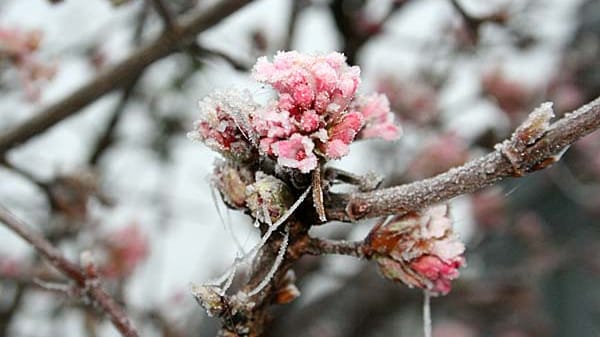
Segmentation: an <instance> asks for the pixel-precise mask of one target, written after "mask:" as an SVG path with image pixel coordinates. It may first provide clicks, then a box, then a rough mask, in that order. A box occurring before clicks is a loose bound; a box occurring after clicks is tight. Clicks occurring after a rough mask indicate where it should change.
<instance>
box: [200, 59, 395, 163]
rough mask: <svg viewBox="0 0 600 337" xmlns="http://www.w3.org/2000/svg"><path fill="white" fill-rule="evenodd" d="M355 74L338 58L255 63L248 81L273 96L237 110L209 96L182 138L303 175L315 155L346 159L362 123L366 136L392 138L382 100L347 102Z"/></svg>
mask: <svg viewBox="0 0 600 337" xmlns="http://www.w3.org/2000/svg"><path fill="white" fill-rule="evenodd" d="M359 75H360V69H359V68H358V67H351V66H349V65H348V64H346V58H345V57H344V56H343V55H342V54H340V53H330V54H324V55H303V54H300V53H298V52H295V51H291V52H279V53H277V55H276V56H275V57H274V58H273V61H272V62H271V61H269V60H268V59H267V58H266V57H261V58H259V59H258V61H257V63H256V65H255V66H254V68H253V76H254V78H255V79H256V80H258V81H260V82H263V83H267V84H269V85H271V86H272V87H273V89H274V90H275V92H276V94H277V96H276V98H275V99H274V100H272V101H270V102H268V103H267V104H266V105H264V106H259V105H257V104H256V103H254V102H252V101H251V99H247V98H244V99H243V100H244V101H246V102H247V104H248V107H246V108H244V107H240V106H239V102H240V101H242V99H239V98H237V97H236V95H237V96H239V94H237V93H224V94H221V93H216V94H213V95H211V96H209V98H208V99H205V100H204V104H202V106H201V108H202V111H203V114H204V116H203V118H202V119H200V121H199V122H197V124H196V127H195V130H194V131H193V132H192V133H190V136H191V137H192V138H194V139H199V140H201V141H203V142H204V143H205V144H206V145H208V146H209V147H211V148H212V149H214V150H217V151H219V152H221V153H223V154H225V155H226V156H228V157H233V158H242V159H244V158H248V157H251V156H250V155H251V154H254V153H256V152H258V153H260V154H262V155H266V156H269V157H271V158H272V159H275V160H277V163H278V164H279V165H280V166H282V167H288V168H294V169H298V170H300V171H301V172H303V173H308V172H310V171H311V170H313V169H314V168H315V167H316V165H317V164H318V162H319V160H318V158H317V156H321V157H324V158H325V159H339V158H341V157H343V156H345V155H346V154H348V151H349V146H350V144H351V143H352V142H353V141H354V140H355V139H356V137H357V136H358V135H359V132H360V131H361V129H362V128H363V127H364V125H365V120H367V123H368V128H367V130H366V131H365V133H364V135H365V136H366V137H375V136H378V137H383V138H385V139H395V138H397V137H398V136H399V130H400V129H399V128H398V127H397V126H395V125H393V123H392V119H391V115H390V111H389V103H387V100H386V99H385V97H383V96H381V95H379V96H372V98H365V99H362V100H360V103H357V102H358V101H357V102H355V100H357V98H356V91H357V89H358V85H359V83H360V77H359ZM228 96H233V97H228ZM234 105H235V109H233V108H232V106H234ZM254 150H258V151H256V152H255V151H254Z"/></svg>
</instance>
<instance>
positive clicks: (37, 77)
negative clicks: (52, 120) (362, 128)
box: [0, 0, 600, 337]
mask: <svg viewBox="0 0 600 337" xmlns="http://www.w3.org/2000/svg"><path fill="white" fill-rule="evenodd" d="M163 2H164V3H165V4H166V5H167V7H168V9H169V11H170V12H171V13H172V15H174V16H175V15H180V14H184V13H186V12H189V11H197V10H202V8H204V7H206V6H210V5H211V4H212V3H214V2H217V1H208V0H202V1H195V0H173V1H166V0H165V1H163ZM162 29H163V25H162V22H161V19H160V17H159V16H158V15H157V14H156V12H155V11H154V9H153V7H152V6H150V5H149V2H147V1H142V0H129V1H127V0H120V1H119V0H112V1H110V0H87V1H74V0H64V1H59V2H56V3H54V1H42V0H3V1H2V2H0V132H4V131H6V130H9V129H11V127H14V126H15V125H18V124H19V123H20V122H22V121H24V120H26V119H28V118H30V117H31V116H34V115H35V114H36V113H39V111H41V109H43V107H45V106H48V105H49V104H50V103H52V102H55V101H57V100H60V99H62V98H63V97H66V96H68V95H69V94H70V93H71V92H72V91H73V90H75V89H77V88H78V87H80V86H81V85H82V84H84V83H86V82H87V81H89V80H90V79H92V78H94V77H95V76H96V75H97V74H99V73H101V72H102V71H104V70H105V69H108V68H110V67H111V65H113V64H115V63H117V62H119V61H120V60H123V59H124V58H126V57H127V56H128V55H130V53H131V52H132V51H134V50H136V49H137V48H139V46H141V45H144V44H146V43H148V42H149V41H152V40H153V39H154V38H156V37H157V36H158V35H159V34H160V32H161V30H162ZM291 49H294V50H298V51H301V52H311V53H318V52H330V51H341V52H344V53H345V54H346V56H347V57H348V61H349V62H350V63H352V64H356V65H359V66H360V67H361V72H362V78H363V83H362V84H361V90H363V91H372V90H376V91H380V92H384V93H386V94H387V95H388V97H389V99H390V102H391V104H392V108H393V110H394V111H395V112H396V115H397V119H398V121H399V123H400V124H401V125H402V127H403V130H404V135H403V137H402V138H401V139H400V140H399V141H397V142H394V143H386V142H378V141H370V142H364V143H359V144H356V145H353V147H352V149H351V152H350V155H349V156H348V157H347V158H344V159H343V160H341V161H336V162H334V163H332V165H333V166H336V167H339V168H343V169H346V170H348V171H352V172H356V173H366V172H368V171H375V172H377V173H379V174H382V175H384V176H385V177H386V180H385V184H387V185H393V184H401V183H405V182H410V181H414V180H418V179H421V178H425V177H429V176H432V175H435V174H437V173H440V172H443V171H445V170H446V169H448V168H450V167H452V166H456V165H460V164H461V163H463V162H465V161H467V160H469V159H471V158H475V157H477V156H480V155H482V154H484V153H486V152H488V151H490V150H491V149H492V148H493V145H494V144H496V143H497V142H499V141H501V140H502V139H504V138H506V137H507V136H508V135H510V133H511V130H513V129H514V127H515V126H516V125H518V124H519V123H520V122H521V121H522V120H523V119H524V117H525V116H526V115H527V113H528V112H530V111H531V110H532V109H533V108H534V107H536V106H538V105H539V104H540V103H541V102H544V101H548V100H550V101H553V102H554V108H555V110H556V112H557V114H558V115H561V114H563V113H565V112H568V111H570V110H572V109H574V108H576V107H578V106H579V105H581V104H583V103H585V102H587V101H588V100H591V99H593V98H595V97H597V96H598V95H599V94H600V2H598V1H593V0H588V1H580V0H523V1H514V0H513V1H507V0H494V1H485V2H484V1H475V0H470V1H467V0H462V1H451V0H405V1H389V0H371V1H361V0H331V1H325V0H323V1H319V0H312V1H310V0H298V1H289V0H259V1H254V2H252V3H251V4H249V5H247V6H245V7H244V8H242V9H241V10H239V11H237V12H236V13H234V14H233V15H231V16H229V17H228V18H227V19H225V20H223V21H222V22H221V23H219V24H218V25H216V26H214V27H212V28H211V29H209V30H208V31H206V32H203V33H202V34H200V35H198V36H197V38H196V40H195V41H193V43H191V44H190V45H189V46H188V47H186V48H182V49H181V51H179V52H176V53H175V54H173V55H171V56H169V57H167V58H164V59H162V60H160V61H158V62H155V63H154V64H152V65H151V66H150V67H148V68H147V69H146V70H145V71H144V72H143V73H142V75H141V76H140V77H139V79H137V80H136V81H135V82H134V83H132V84H131V85H128V86H126V87H125V88H124V89H120V90H117V91H115V92H114V93H111V94H109V95H106V96H104V97H102V98H100V99H98V100H97V101H95V102H94V103H93V104H91V105H89V106H87V107H85V108H84V109H82V110H81V111H80V112H78V113H77V114H76V115H75V116H73V117H71V118H68V119H66V120H64V121H62V122H61V123H59V124H58V125H56V126H55V127H53V128H51V129H50V130H48V131H47V132H44V133H43V134H40V135H39V136H37V137H35V138H34V139H32V140H31V141H29V142H27V143H25V144H23V145H21V146H18V147H16V148H15V149H13V150H11V151H10V152H8V153H7V155H6V156H5V157H4V158H0V159H1V160H0V162H1V164H2V165H1V166H0V203H1V204H2V205H4V206H6V207H7V208H9V209H10V210H11V211H12V212H14V213H15V214H17V215H18V216H19V217H21V218H22V219H25V220H26V221H27V222H29V223H30V224H32V225H35V226H36V227H37V229H39V230H40V231H43V232H44V234H45V235H46V236H47V237H48V238H50V239H51V240H52V241H53V242H54V243H55V244H56V245H58V246H59V247H60V248H61V249H62V250H63V251H64V252H65V253H66V254H67V255H68V256H69V257H70V258H72V259H74V260H77V259H78V257H79V254H80V253H81V252H82V251H91V252H92V253H93V255H94V256H95V258H96V260H97V261H98V263H99V265H100V266H101V270H102V272H103V275H104V278H105V280H106V286H107V287H108V288H109V289H110V291H111V292H112V293H113V294H116V297H117V298H118V299H119V300H120V301H122V302H123V303H126V308H127V310H128V311H129V312H131V313H132V317H133V319H134V321H135V322H136V324H137V325H138V326H139V327H140V329H141V331H142V334H143V335H144V336H211V335H214V333H215V331H216V323H215V321H213V320H212V319H211V318H209V317H207V316H206V314H205V313H204V312H203V310H202V309H201V308H200V307H199V306H198V305H197V304H196V303H195V301H194V300H193V298H192V296H191V295H190V293H189V287H190V283H201V282H203V281H207V280H209V279H211V278H213V277H215V276H217V275H219V273H220V272H223V271H224V270H225V269H226V268H227V266H229V265H230V264H231V262H232V261H233V259H234V258H235V256H236V254H237V253H239V252H240V251H241V250H244V249H248V248H250V247H252V246H253V245H254V244H255V243H256V240H257V239H258V235H259V233H258V231H257V229H255V228H254V227H253V226H252V224H251V222H250V219H249V218H247V217H246V216H244V215H241V214H237V213H235V212H234V211H230V210H228V209H227V208H226V206H225V205H224V204H223V203H222V202H221V201H220V200H219V198H218V197H214V193H213V192H212V191H211V185H210V176H211V172H212V162H213V161H214V160H215V159H216V155H215V154H214V153H213V152H211V151H209V150H208V149H207V148H206V147H204V146H203V145H201V144H198V143H194V142H192V141H190V140H188V139H187V138H186V133H187V131H189V130H190V129H191V126H192V121H193V120H194V119H195V118H196V117H197V115H198V109H197V101H198V100H199V99H200V98H202V97H203V96H204V95H206V94H208V93H209V92H211V91H212V90H214V89H216V88H227V87H237V88H248V89H250V90H251V92H252V93H253V95H254V96H255V97H257V98H259V99H260V97H268V96H269V95H270V94H271V92H270V90H269V88H267V87H264V86H260V85H257V84H256V83H255V82H253V81H252V79H251V77H250V72H249V71H250V70H251V67H252V65H253V64H254V62H255V61H256V58H257V57H259V56H262V55H267V56H272V55H274V54H275V53H276V52H277V51H278V50H291ZM451 204H452V214H453V218H454V222H455V226H456V228H457V230H458V231H459V232H460V233H461V236H462V238H463V239H464V240H465V242H466V243H467V246H468V253H467V261H468V267H467V268H466V269H464V270H463V271H462V276H461V278H460V279H459V280H457V281H456V282H455V287H454V288H455V289H454V290H453V292H452V293H450V294H449V295H448V296H445V297H441V298H436V299H434V300H433V303H432V306H433V323H434V324H433V334H434V336H435V337H443V336H464V337H477V336H481V337H483V336H500V337H525V336H565V337H566V336H580V337H587V336H589V337H597V336H600V221H599V220H598V218H599V217H600V133H598V132H596V133H595V134H592V135H590V136H588V137H586V138H585V139H582V140H581V141H580V142H578V143H577V144H575V145H573V146H572V147H571V149H570V150H569V151H568V152H567V153H566V155H565V156H564V157H563V160H562V161H561V162H559V163H558V164H555V165H554V167H552V168H551V169H549V170H545V171H542V172H539V173H536V174H533V175H531V176H527V177H524V178H520V179H515V180H508V181H505V182H503V183H502V184H500V185H498V186H495V187H492V188H488V189H486V190H483V191H481V192H478V193H476V194H474V195H468V196H463V197H459V198H456V199H455V200H453V201H452V202H451ZM371 225H372V223H361V224H352V225H350V224H339V223H338V224H336V223H333V224H329V225H327V226H321V227H320V228H319V229H318V231H315V232H314V233H313V234H314V235H321V236H323V237H330V238H345V239H360V238H362V237H363V236H364V235H365V234H366V233H367V232H368V230H369V227H370V226H371ZM295 271H296V275H297V277H298V280H299V281H298V287H299V288H300V291H301V292H302V296H301V297H300V298H298V299H297V300H296V301H295V302H293V303H292V304H290V305H287V306H282V307H277V308H275V310H274V317H275V320H274V322H273V326H272V328H271V329H270V331H269V332H268V335H269V336H277V337H286V336H290V337H291V336H323V337H334V336H340V337H342V336H356V337H358V336H373V337H375V336H415V335H421V333H422V332H421V329H422V327H421V325H422V323H421V303H422V298H421V297H422V295H421V292H419V291H416V290H410V289H407V288H406V287H404V286H402V285H399V284H393V283H391V282H389V281H387V280H384V279H383V278H381V277H380V276H379V275H378V274H377V271H376V270H375V268H373V266H372V264H369V263H366V262H361V261H356V260H354V259H352V258H349V257H326V258H322V257H319V258H316V257H313V258H305V259H303V260H302V261H301V263H300V264H298V265H297V267H296V268H295ZM34 279H42V280H46V281H48V280H50V281H53V280H56V281H60V280H62V279H61V276H60V275H59V274H57V273H56V272H54V271H53V270H52V269H51V268H50V267H49V266H48V265H47V264H46V263H45V262H44V261H42V260H40V259H39V258H38V257H36V255H35V254H34V253H33V251H32V249H31V248H30V247H28V246H27V245H26V244H24V243H23V242H22V241H21V240H20V239H19V238H17V237H16V236H15V235H13V234H12V233H10V232H9V231H7V230H6V229H5V228H4V227H2V226H0V336H26V337H46V336H57V335H68V336H90V337H91V336H116V335H118V334H117V332H116V330H114V328H113V327H112V326H111V325H110V322H108V321H107V320H105V319H104V318H102V317H101V316H100V315H98V313H97V312H95V311H94V310H90V309H87V308H85V307H84V306H82V305H81V303H77V302H76V301H74V300H71V299H68V298H65V297H64V296H61V295H60V294H58V295H57V294H53V293H51V292H48V291H47V290H43V289H41V288H40V287H39V286H36V284H34V283H33V282H32V280H34Z"/></svg>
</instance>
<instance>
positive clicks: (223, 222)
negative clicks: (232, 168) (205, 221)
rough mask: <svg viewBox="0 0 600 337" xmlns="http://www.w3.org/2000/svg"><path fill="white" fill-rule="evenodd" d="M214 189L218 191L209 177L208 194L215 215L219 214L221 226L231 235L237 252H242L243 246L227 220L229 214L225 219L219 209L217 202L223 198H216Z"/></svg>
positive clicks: (219, 205)
mask: <svg viewBox="0 0 600 337" xmlns="http://www.w3.org/2000/svg"><path fill="white" fill-rule="evenodd" d="M216 191H218V188H217V185H216V182H215V180H214V179H211V182H210V196H211V198H212V201H213V205H214V206H215V209H216V210H217V215H218V216H219V220H220V221H221V225H222V226H223V228H224V229H225V231H226V232H227V234H229V236H230V237H231V239H232V240H233V242H234V243H235V246H236V247H237V249H238V252H241V253H243V252H244V247H242V244H241V243H240V241H239V240H238V238H237V236H235V233H234V232H233V229H232V228H231V222H230V221H229V220H230V219H229V216H227V219H225V217H224V216H223V212H222V211H221V204H220V203H219V200H221V201H223V199H222V198H217V193H216ZM228 215H229V214H228Z"/></svg>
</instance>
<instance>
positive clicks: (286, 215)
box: [250, 186, 311, 253]
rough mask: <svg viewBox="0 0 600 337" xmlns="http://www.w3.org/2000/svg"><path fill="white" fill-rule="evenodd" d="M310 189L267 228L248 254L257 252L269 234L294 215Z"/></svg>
mask: <svg viewBox="0 0 600 337" xmlns="http://www.w3.org/2000/svg"><path fill="white" fill-rule="evenodd" d="M310 189H311V187H310V186H309V187H308V188H307V189H306V190H305V191H304V192H303V193H302V195H300V197H299V198H298V200H296V202H294V203H293V204H292V206H290V208H289V209H288V210H287V211H285V213H283V215H281V217H280V218H279V219H277V221H275V223H274V224H273V225H271V226H269V229H268V230H267V232H266V233H265V235H263V237H262V239H261V240H260V242H259V244H258V245H256V246H255V247H254V248H252V250H251V251H250V252H252V253H254V252H256V251H258V250H259V249H261V248H262V247H263V246H264V245H265V243H267V240H269V238H270V237H271V234H273V232H274V231H275V230H277V228H279V226H281V224H282V223H284V222H285V221H286V220H287V219H288V218H289V217H290V216H292V214H294V212H295V211H296V209H297V208H298V207H299V206H300V205H301V204H302V202H304V200H306V197H307V196H308V192H310Z"/></svg>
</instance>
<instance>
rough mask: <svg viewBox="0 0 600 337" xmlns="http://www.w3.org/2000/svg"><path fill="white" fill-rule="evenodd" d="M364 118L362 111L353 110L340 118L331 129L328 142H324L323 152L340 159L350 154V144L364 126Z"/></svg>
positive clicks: (329, 156) (330, 157) (331, 157)
mask: <svg viewBox="0 0 600 337" xmlns="http://www.w3.org/2000/svg"><path fill="white" fill-rule="evenodd" d="M363 123H364V118H363V116H362V114H361V113H360V112H357V111H352V112H350V113H347V114H345V115H344V116H343V117H341V118H340V121H339V122H338V123H336V124H334V125H333V126H332V127H331V128H330V129H329V137H328V139H327V142H325V143H323V146H322V148H323V152H324V153H325V156H326V157H327V158H329V159H340V158H342V157H343V156H345V155H347V154H348V151H349V146H350V143H352V141H354V138H355V137H356V135H357V134H358V131H359V130H360V129H361V128H362V126H363Z"/></svg>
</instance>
